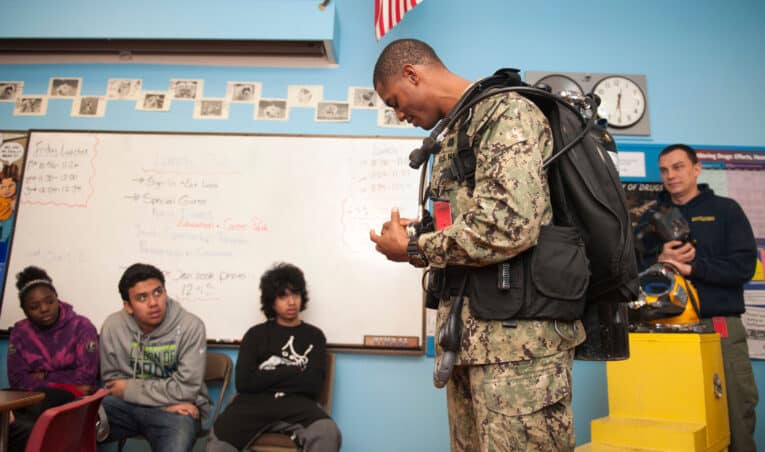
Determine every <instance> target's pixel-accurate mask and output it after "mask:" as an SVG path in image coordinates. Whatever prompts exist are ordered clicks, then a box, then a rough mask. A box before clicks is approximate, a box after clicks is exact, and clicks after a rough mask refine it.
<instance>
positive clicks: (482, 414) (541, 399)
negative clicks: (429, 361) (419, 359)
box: [447, 350, 576, 452]
mask: <svg viewBox="0 0 765 452" xmlns="http://www.w3.org/2000/svg"><path fill="white" fill-rule="evenodd" d="M573 356H574V352H573V350H568V351H563V352H559V353H556V354H553V355H551V356H546V357H543V358H537V359H532V360H527V361H516V362H507V363H501V364H485V365H477V366H457V367H455V369H454V372H453V374H452V378H451V379H450V380H449V383H448V384H447V404H448V410H449V435H450V439H451V450H452V452H456V451H465V452H467V451H470V452H473V451H475V452H478V451H480V452H495V451H497V452H499V451H502V452H510V451H544V452H550V451H572V450H574V446H575V445H576V442H575V440H574V420H573V413H572V410H571V367H572V365H573Z"/></svg>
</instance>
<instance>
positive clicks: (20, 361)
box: [8, 267, 99, 448]
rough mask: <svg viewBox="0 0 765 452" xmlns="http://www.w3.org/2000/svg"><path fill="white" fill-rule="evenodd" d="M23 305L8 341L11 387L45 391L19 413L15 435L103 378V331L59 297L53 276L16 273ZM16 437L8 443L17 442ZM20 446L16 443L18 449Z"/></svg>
mask: <svg viewBox="0 0 765 452" xmlns="http://www.w3.org/2000/svg"><path fill="white" fill-rule="evenodd" d="M16 287H17V288H18V289H19V300H20V301H21V309H22V310H23V311H24V314H25V315H26V317H27V318H26V319H24V320H20V321H18V322H16V324H15V325H14V326H13V328H12V329H11V334H10V340H9V343H8V382H9V383H10V386H11V388H12V389H22V390H27V391H33V390H34V391H42V392H45V400H44V401H43V402H41V403H40V404H38V405H36V406H34V407H30V408H28V409H25V410H19V411H17V412H16V413H15V422H14V424H13V429H12V430H13V432H12V433H13V434H12V435H11V436H18V440H19V441H20V442H19V443H18V445H19V446H22V447H23V445H22V444H21V442H23V443H26V437H25V435H24V433H26V434H27V435H28V432H27V431H26V430H27V429H29V430H31V426H32V425H33V424H34V421H35V420H36V419H37V417H38V416H39V415H40V414H41V413H42V412H43V411H44V410H46V409H47V408H50V407H52V406H57V405H61V404H63V403H67V402H70V401H72V400H74V399H75V398H76V397H80V396H82V395H86V394H90V393H92V392H93V391H94V390H95V389H96V384H97V380H98V369H99V367H98V332H97V331H96V328H95V327H94V326H93V323H91V322H90V320H88V319H87V318H85V317H83V316H81V315H79V314H77V313H75V312H74V310H73V309H72V306H71V305H70V304H68V303H65V302H63V301H60V300H59V299H58V293H57V292H56V288H55V287H53V280H52V279H51V277H50V276H48V274H47V273H46V272H45V270H43V269H41V268H38V267H27V268H25V269H24V270H23V271H22V272H21V273H19V274H18V275H16ZM13 439H14V438H11V441H10V443H11V444H9V445H14V444H13V443H14V441H13ZM14 448H15V447H14Z"/></svg>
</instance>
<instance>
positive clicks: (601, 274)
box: [409, 69, 638, 304]
mask: <svg viewBox="0 0 765 452" xmlns="http://www.w3.org/2000/svg"><path fill="white" fill-rule="evenodd" d="M509 91H513V92H516V93H518V94H520V95H522V96H524V97H526V98H527V99H529V100H531V101H532V102H534V104H536V105H537V106H538V107H539V109H540V110H541V111H542V113H543V114H544V115H545V116H546V117H547V118H548V121H549V123H550V128H551V129H552V133H553V144H554V147H553V153H552V155H551V156H550V157H549V158H548V159H547V160H546V161H545V163H544V165H545V167H546V168H547V175H548V184H549V188H550V200H551V204H552V211H553V224H555V225H559V226H572V227H574V228H576V229H577V230H578V231H579V233H580V234H581V237H582V239H583V241H584V246H585V250H586V254H587V258H588V260H589V263H590V268H589V270H590V280H589V285H588V288H587V293H586V300H587V303H588V304H593V303H626V302H629V301H633V300H635V299H636V298H637V296H638V270H637V261H636V258H635V247H634V234H633V231H632V224H631V221H630V214H629V210H628V208H627V201H626V197H625V194H624V190H623V188H622V185H621V181H620V180H619V174H618V172H617V170H616V167H615V165H614V163H613V160H612V159H611V158H610V156H609V152H610V151H611V152H616V146H615V144H614V142H613V138H611V136H610V135H609V134H608V133H607V132H606V131H605V130H604V129H603V128H601V127H600V126H598V125H597V124H596V122H595V114H593V115H592V116H591V117H590V118H589V119H585V118H584V117H583V116H582V114H581V113H580V112H579V110H578V109H577V107H575V106H574V105H572V104H571V103H570V102H569V101H567V100H565V99H564V98H562V97H560V96H557V95H554V94H552V93H549V92H547V91H544V90H542V89H538V88H532V87H529V86H527V85H526V84H525V83H523V82H522V81H521V79H520V76H519V74H518V71H517V70H515V69H500V70H498V71H497V72H495V73H494V75H492V76H490V77H487V78H484V79H482V80H480V81H478V82H476V83H475V84H473V85H472V87H471V88H470V89H469V90H468V91H467V92H466V93H465V94H464V95H463V96H462V98H461V99H460V100H459V101H458V102H457V105H456V106H455V107H454V108H453V109H452V111H451V112H450V113H449V114H448V115H447V116H446V117H445V118H444V119H442V120H441V121H440V122H439V123H438V124H437V125H436V126H435V128H434V129H433V131H432V132H431V134H430V136H428V137H427V138H425V140H423V145H422V147H420V148H418V149H415V150H414V151H412V153H411V154H410V156H409V158H410V166H412V167H413V168H418V167H420V166H421V165H422V163H424V162H425V161H426V160H427V159H428V158H429V157H430V155H431V154H434V153H436V152H438V150H439V149H440V140H442V139H443V136H444V135H445V132H446V131H448V130H449V129H450V128H451V127H452V126H454V125H456V124H458V123H459V121H460V120H461V119H462V118H463V117H464V116H465V115H468V114H470V113H471V110H472V107H473V106H474V105H475V104H477V103H478V102H480V101H481V100H483V99H486V98H487V97H490V96H494V95H497V94H500V93H505V92H509ZM465 122H468V121H465ZM465 129H466V128H461V129H460V134H459V135H458V143H460V147H462V146H463V145H464V146H466V148H465V149H464V151H465V152H460V154H461V155H460V158H459V165H458V166H459V167H461V172H462V173H463V174H462V177H464V178H465V180H466V181H467V183H468V185H474V184H475V180H474V175H475V155H474V153H473V151H472V144H471V143H470V142H469V139H468V137H467V136H466V130H465ZM471 156H472V158H471ZM470 188H472V186H471V187H470Z"/></svg>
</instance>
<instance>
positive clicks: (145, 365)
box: [100, 297, 211, 425]
mask: <svg viewBox="0 0 765 452" xmlns="http://www.w3.org/2000/svg"><path fill="white" fill-rule="evenodd" d="M100 349H101V379H102V380H103V381H105V382H106V381H109V380H117V379H128V380H129V381H128V384H127V386H126V387H125V396H124V399H125V401H126V402H130V403H135V404H139V405H146V406H156V407H163V406H168V405H172V404H175V403H183V402H187V403H193V404H194V405H196V407H197V408H198V409H199V413H200V418H201V420H202V425H205V423H206V420H207V417H208V415H209V413H210V405H211V403H210V397H209V396H208V393H207V386H206V385H205V383H204V376H205V367H206V361H207V333H206V332H205V325H204V322H202V320H201V319H200V318H199V317H197V316H195V315H194V314H192V313H190V312H188V311H186V310H185V309H183V307H182V306H181V305H180V303H178V302H177V301H174V300H172V299H171V298H169V297H168V299H167V311H166V314H165V319H164V320H163V321H162V323H160V324H159V326H157V328H156V329H155V330H154V331H152V332H151V333H148V334H144V333H143V332H142V331H141V329H140V328H139V327H138V324H137V323H136V322H135V320H134V319H133V316H131V315H130V314H128V313H127V312H126V311H125V310H120V311H118V312H115V313H114V314H111V315H110V316H109V317H107V318H106V320H105V321H104V324H103V326H102V327H101V347H100Z"/></svg>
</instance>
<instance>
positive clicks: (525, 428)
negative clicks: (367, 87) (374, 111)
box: [370, 39, 585, 452]
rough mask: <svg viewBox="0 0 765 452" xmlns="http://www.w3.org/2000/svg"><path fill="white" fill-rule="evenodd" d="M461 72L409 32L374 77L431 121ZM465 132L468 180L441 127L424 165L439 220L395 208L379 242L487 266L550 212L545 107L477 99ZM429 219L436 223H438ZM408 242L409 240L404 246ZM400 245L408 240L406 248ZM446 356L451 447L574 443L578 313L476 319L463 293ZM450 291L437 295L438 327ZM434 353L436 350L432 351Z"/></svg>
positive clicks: (383, 91) (448, 100)
mask: <svg viewBox="0 0 765 452" xmlns="http://www.w3.org/2000/svg"><path fill="white" fill-rule="evenodd" d="M470 86H471V82H470V81H468V80H466V79H464V78H462V77H460V76H458V75H456V74H454V73H453V72H451V71H449V70H448V69H447V68H446V67H445V66H444V64H443V63H442V62H441V60H440V59H439V58H438V56H437V55H436V54H435V52H434V51H433V49H432V48H431V47H430V46H428V45H427V44H425V43H423V42H421V41H418V40H413V39H403V40H398V41H394V42H392V43H391V44H389V45H388V46H387V47H386V48H385V49H384V50H383V52H382V53H381V55H380V56H379V58H378V60H377V64H376V66H375V70H374V87H375V90H376V91H377V93H378V94H379V95H380V97H381V98H382V99H383V101H384V102H385V103H386V104H387V105H388V106H389V107H391V108H393V109H394V110H395V111H396V114H397V116H398V118H399V120H402V121H403V120H406V121H408V122H409V123H411V124H413V125H415V126H417V127H420V128H422V129H425V130H429V129H431V128H433V127H434V126H435V125H436V123H437V122H438V121H439V120H441V119H442V118H444V117H446V116H447V115H448V114H449V112H450V111H451V110H452V108H453V107H454V106H455V105H456V104H457V102H458V101H459V99H460V98H461V96H462V95H463V93H464V92H465V91H466V90H467V89H468V88H469V87H470ZM463 121H469V125H467V126H466V127H467V135H468V136H469V137H470V138H471V143H472V150H473V151H474V153H475V158H476V164H475V183H474V188H472V190H471V187H470V186H469V185H468V184H467V183H466V182H465V181H459V180H457V179H456V178H454V177H453V172H452V171H450V166H452V160H453V159H454V158H455V155H454V154H455V152H456V151H457V141H458V136H457V129H458V128H459V127H454V128H453V129H451V130H448V131H447V133H446V135H445V137H444V140H443V141H442V148H441V150H440V152H438V153H437V154H436V155H435V161H434V164H433V170H432V178H431V187H430V197H431V199H437V200H440V201H445V202H448V206H449V210H450V213H451V215H450V217H451V218H448V220H449V221H447V222H448V223H451V224H449V225H448V226H445V227H442V228H441V229H439V230H436V231H435V232H429V233H422V234H421V235H419V236H418V237H414V238H413V239H412V238H411V237H410V235H409V234H408V233H407V230H406V225H407V224H408V223H409V222H410V221H411V220H407V219H402V218H399V213H398V210H396V209H393V211H392V213H391V220H390V221H388V222H386V223H385V224H384V225H383V227H382V230H381V231H380V235H378V234H377V233H376V232H375V231H370V238H371V240H372V241H373V242H375V244H376V249H377V251H378V252H380V253H382V254H383V255H385V256H386V257H387V258H388V259H389V260H392V261H397V262H407V261H409V260H410V257H411V255H412V244H413V243H416V245H414V246H415V248H416V249H417V252H418V253H420V254H421V256H422V257H424V258H425V259H427V261H428V262H429V265H430V267H431V269H433V268H436V269H446V270H448V269H450V268H458V267H487V266H495V267H496V264H498V263H500V262H503V261H507V260H508V259H511V258H513V257H515V256H517V255H519V254H520V253H522V252H524V251H526V250H528V249H530V248H532V247H534V246H535V245H536V244H537V240H538V238H539V234H540V229H541V227H542V226H543V225H547V224H549V223H550V222H551V220H552V208H551V205H550V195H549V190H548V185H547V176H546V174H545V171H544V170H543V168H542V163H543V160H544V159H545V158H547V157H549V156H550V154H551V152H552V149H553V138H552V132H551V129H550V125H549V123H548V120H547V118H546V117H545V116H544V115H543V113H542V112H541V111H540V110H539V109H538V108H537V107H536V106H535V105H534V104H533V103H532V102H530V101H529V100H527V99H526V98H524V97H522V96H520V95H518V94H516V93H512V92H508V93H500V94H497V95H494V96H491V97H489V98H487V99H485V100H483V101H481V102H480V103H478V104H477V105H476V106H475V107H474V110H473V114H472V115H471V116H470V117H469V118H467V119H464V120H463ZM437 223H438V221H437ZM410 240H412V244H410ZM408 247H409V250H407V248H408ZM461 299H462V301H463V305H462V308H461V310H460V312H459V313H460V317H461V321H462V328H461V335H460V336H459V345H458V347H457V348H458V350H457V351H456V362H455V366H454V369H453V371H452V373H451V378H449V381H448V383H446V386H447V401H448V411H449V429H450V439H451V449H452V451H486V452H488V451H517V450H538V451H553V450H573V449H574V446H575V440H574V426H573V414H572V409H571V395H572V391H571V370H572V365H573V356H574V348H575V347H576V346H577V345H578V344H580V343H581V342H582V341H583V340H584V338H585V332H584V328H583V327H582V324H581V322H580V321H579V320H575V321H561V320H541V319H532V320H521V319H517V320H512V321H502V320H484V319H481V318H478V317H477V316H476V315H475V314H474V312H473V310H472V309H471V307H470V304H471V300H470V299H469V298H467V297H462V298H461ZM455 300H456V297H454V296H443V297H441V299H440V303H439V308H438V311H439V312H438V322H437V328H439V329H440V328H441V326H442V325H443V323H444V321H445V319H446V317H447V314H448V312H449V310H450V308H451V306H452V304H453V303H455ZM443 353H444V351H443V349H442V348H441V347H439V348H438V354H439V357H440V356H442V355H443Z"/></svg>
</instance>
